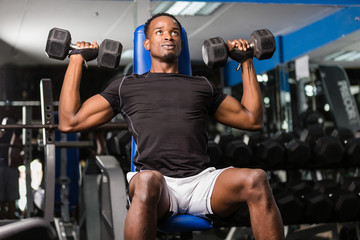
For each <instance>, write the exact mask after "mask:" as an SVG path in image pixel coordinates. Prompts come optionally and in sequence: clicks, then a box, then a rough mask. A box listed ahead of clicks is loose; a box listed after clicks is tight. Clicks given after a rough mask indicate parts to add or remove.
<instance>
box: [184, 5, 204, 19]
mask: <svg viewBox="0 0 360 240" xmlns="http://www.w3.org/2000/svg"><path fill="white" fill-rule="evenodd" d="M205 5H206V2H191V3H190V4H189V5H188V6H187V7H186V8H185V9H184V10H183V11H182V12H181V15H190V16H194V15H195V13H197V12H198V11H199V10H200V9H202V8H203V7H204V6H205Z"/></svg>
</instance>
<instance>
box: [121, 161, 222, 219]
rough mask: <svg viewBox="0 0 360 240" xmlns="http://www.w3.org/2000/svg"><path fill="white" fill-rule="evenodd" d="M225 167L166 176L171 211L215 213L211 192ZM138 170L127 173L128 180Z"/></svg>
mask: <svg viewBox="0 0 360 240" xmlns="http://www.w3.org/2000/svg"><path fill="white" fill-rule="evenodd" d="M225 169H227V168H224V169H218V170H217V169H215V168H213V167H210V168H207V169H205V170H204V171H202V172H201V173H199V174H197V175H194V176H191V177H186V178H172V177H167V176H164V178H165V180H166V183H167V186H168V190H169V195H170V210H169V211H170V213H171V216H173V215H176V214H190V215H194V216H200V217H204V218H206V214H213V211H212V208H211V194H212V192H213V189H214V185H215V181H216V179H217V177H218V176H219V174H220V173H221V172H223V171H224V170H225ZM136 173H137V172H129V173H128V174H127V179H128V182H130V180H131V179H132V177H133V176H135V174H136Z"/></svg>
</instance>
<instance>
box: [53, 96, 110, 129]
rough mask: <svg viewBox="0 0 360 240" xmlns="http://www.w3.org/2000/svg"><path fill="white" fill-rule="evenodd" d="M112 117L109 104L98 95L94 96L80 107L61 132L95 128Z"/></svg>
mask: <svg viewBox="0 0 360 240" xmlns="http://www.w3.org/2000/svg"><path fill="white" fill-rule="evenodd" d="M112 117H114V112H113V110H112V108H111V106H110V103H109V102H108V101H107V100H106V99H105V98H104V97H103V96H101V95H100V94H96V95H94V96H92V97H90V98H89V99H87V100H86V101H85V102H84V103H83V104H82V105H81V107H80V109H79V110H78V112H77V113H76V114H75V116H74V118H73V121H71V122H70V123H69V124H68V126H67V128H66V127H65V128H63V129H62V131H65V132H69V131H70V132H75V131H82V130H86V129H89V128H93V127H97V126H99V125H101V124H103V123H106V122H108V121H109V120H110V119H111V118H112ZM59 127H60V126H59ZM62 127H64V126H62Z"/></svg>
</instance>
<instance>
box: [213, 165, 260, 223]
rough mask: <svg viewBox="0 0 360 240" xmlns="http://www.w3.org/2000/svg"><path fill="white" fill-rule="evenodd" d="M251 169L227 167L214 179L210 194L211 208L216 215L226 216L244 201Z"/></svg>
mask: <svg viewBox="0 0 360 240" xmlns="http://www.w3.org/2000/svg"><path fill="white" fill-rule="evenodd" d="M252 171H254V170H253V169H247V168H229V169H226V170H225V171H223V172H222V173H221V174H220V175H219V177H218V178H217V179H216V182H215V185H214V189H213V192H212V196H211V208H212V210H213V212H214V214H216V215H217V216H220V217H226V216H228V215H230V214H231V213H233V212H234V211H235V210H237V209H238V207H240V204H241V202H244V201H246V194H247V193H246V189H245V186H246V184H247V182H248V181H249V179H248V178H249V177H250V175H251V174H252Z"/></svg>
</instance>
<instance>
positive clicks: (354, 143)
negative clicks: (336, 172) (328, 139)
mask: <svg viewBox="0 0 360 240" xmlns="http://www.w3.org/2000/svg"><path fill="white" fill-rule="evenodd" d="M331 136H334V137H336V138H337V139H339V140H340V142H341V143H342V144H343V146H344V148H345V153H346V154H345V155H346V157H345V160H344V165H345V166H347V167H358V166H359V165H360V138H358V137H357V138H355V135H354V133H353V132H352V131H351V130H350V129H349V128H337V129H334V130H333V131H332V133H331Z"/></svg>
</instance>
